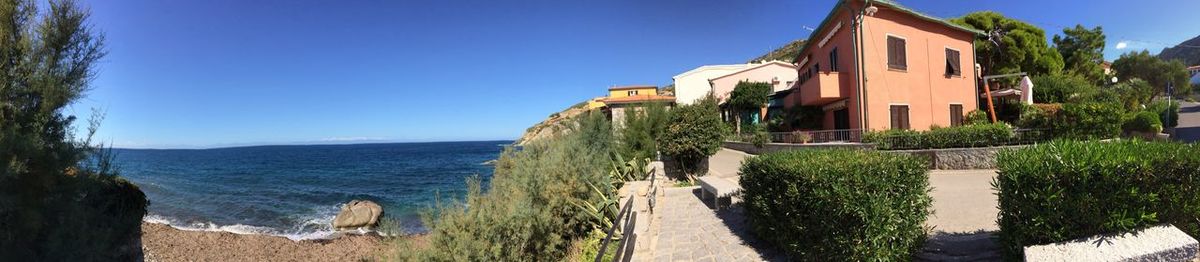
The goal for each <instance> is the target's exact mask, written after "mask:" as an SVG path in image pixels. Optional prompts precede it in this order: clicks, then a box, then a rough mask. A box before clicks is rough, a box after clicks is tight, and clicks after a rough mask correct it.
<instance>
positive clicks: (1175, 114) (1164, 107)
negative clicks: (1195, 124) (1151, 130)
mask: <svg viewBox="0 0 1200 262" xmlns="http://www.w3.org/2000/svg"><path fill="white" fill-rule="evenodd" d="M1146 110H1147V111H1151V112H1154V113H1156V114H1158V120H1159V121H1160V122H1161V123H1162V124H1163V127H1164V128H1171V127H1176V126H1179V103H1175V102H1170V103H1168V102H1167V101H1162V100H1159V101H1154V102H1153V103H1150V104H1149V105H1146Z"/></svg>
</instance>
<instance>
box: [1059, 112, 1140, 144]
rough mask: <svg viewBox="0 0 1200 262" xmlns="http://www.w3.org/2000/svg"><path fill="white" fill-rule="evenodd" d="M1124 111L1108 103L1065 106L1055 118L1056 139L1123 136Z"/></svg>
mask: <svg viewBox="0 0 1200 262" xmlns="http://www.w3.org/2000/svg"><path fill="white" fill-rule="evenodd" d="M1122 115H1124V113H1123V110H1122V108H1121V106H1120V105H1117V104H1107V103H1084V104H1073V103H1069V104H1063V107H1062V110H1060V111H1059V113H1058V114H1056V116H1055V120H1054V122H1053V125H1052V126H1053V129H1054V131H1053V132H1054V134H1055V137H1060V138H1068V139H1081V140H1087V139H1109V138H1114V137H1117V136H1120V135H1121V123H1122V122H1123V121H1122V120H1123V119H1122Z"/></svg>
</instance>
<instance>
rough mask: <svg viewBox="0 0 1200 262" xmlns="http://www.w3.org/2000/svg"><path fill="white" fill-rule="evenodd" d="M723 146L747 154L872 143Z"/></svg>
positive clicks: (861, 146) (867, 146)
mask: <svg viewBox="0 0 1200 262" xmlns="http://www.w3.org/2000/svg"><path fill="white" fill-rule="evenodd" d="M722 146H723V147H725V148H728V149H733V150H737V151H742V152H746V153H747V154H752V155H759V154H764V153H770V152H777V151H788V150H802V149H833V148H851V149H871V148H873V146H872V145H871V144H863V143H813V144H788V143H767V144H765V145H763V147H761V148H759V147H756V146H754V144H751V143H746V142H733V141H725V142H724V143H723V144H722Z"/></svg>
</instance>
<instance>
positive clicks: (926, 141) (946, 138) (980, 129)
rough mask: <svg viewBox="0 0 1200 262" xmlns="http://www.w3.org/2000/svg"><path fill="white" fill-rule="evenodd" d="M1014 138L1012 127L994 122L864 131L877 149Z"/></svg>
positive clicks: (950, 145) (1006, 141)
mask: <svg viewBox="0 0 1200 262" xmlns="http://www.w3.org/2000/svg"><path fill="white" fill-rule="evenodd" d="M1013 138H1014V137H1013V130H1012V127H1009V126H1008V125H1006V124H1003V123H996V124H973V125H965V126H955V127H943V128H934V129H932V130H929V131H913V130H904V129H891V130H886V131H880V132H868V133H866V134H864V135H863V142H865V143H874V144H875V148H878V149H883V150H893V149H927V148H961V147H982V146H996V145H1006V144H1009V143H1011V142H1013V140H1012V139H1013Z"/></svg>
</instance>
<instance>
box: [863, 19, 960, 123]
mask: <svg viewBox="0 0 1200 262" xmlns="http://www.w3.org/2000/svg"><path fill="white" fill-rule="evenodd" d="M863 34H864V37H863V38H864V40H866V41H865V44H864V47H865V51H864V52H863V53H864V56H863V59H864V61H865V65H866V76H867V84H866V87H867V88H866V95H867V102H866V105H867V108H868V109H867V113H868V116H867V120H868V121H870V122H869V123H868V124H867V125H868V127H870V128H871V129H877V130H881V129H889V128H891V111H890V110H889V106H890V105H893V104H903V105H908V106H909V109H908V110H909V125H910V126H911V127H912V128H913V129H916V130H927V129H929V127H930V126H931V125H938V126H943V127H945V126H950V105H951V104H961V105H962V106H963V111H964V112H963V113H964V114H965V113H967V112H970V111H971V110H973V109H975V108H978V106H977V101H978V99H977V98H976V97H977V93H976V88H975V87H976V86H975V79H976V77H975V51H974V47H973V46H972V41H973V40H974V34H972V33H970V32H965V31H962V30H958V29H953V28H950V27H948V26H945V25H942V24H939V23H934V22H930V21H926V20H922V19H919V18H916V17H914V16H912V15H908V14H905V13H901V12H899V11H895V10H891V9H888V8H880V9H879V12H878V13H876V14H875V16H868V17H867V18H866V25H865V27H864V28H863ZM888 35H895V36H900V37H902V38H905V39H906V40H905V42H906V43H905V45H906V48H905V49H906V53H907V62H908V68H907V70H904V71H899V70H893V69H888V65H887V37H888ZM947 48H950V49H955V50H958V51H959V60H960V62H959V66H960V68H961V71H962V75H961V76H947V75H945V71H946V49H947Z"/></svg>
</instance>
